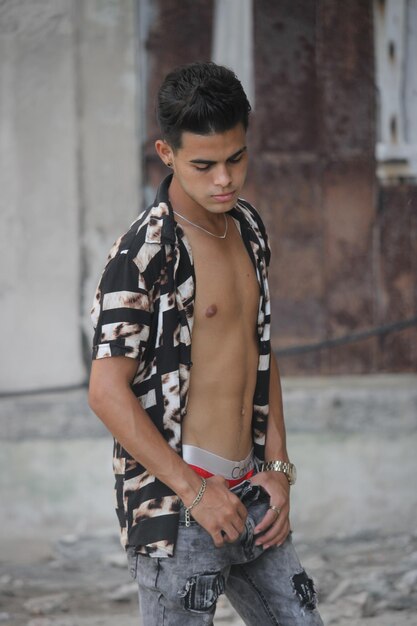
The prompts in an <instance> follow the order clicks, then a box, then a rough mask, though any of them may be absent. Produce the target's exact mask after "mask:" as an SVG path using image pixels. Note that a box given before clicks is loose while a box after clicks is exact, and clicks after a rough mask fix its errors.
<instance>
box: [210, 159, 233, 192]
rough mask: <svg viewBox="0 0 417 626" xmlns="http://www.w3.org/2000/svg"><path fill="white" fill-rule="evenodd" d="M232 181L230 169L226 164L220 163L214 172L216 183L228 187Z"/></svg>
mask: <svg viewBox="0 0 417 626" xmlns="http://www.w3.org/2000/svg"><path fill="white" fill-rule="evenodd" d="M231 182H232V177H231V176H230V173H229V170H228V168H227V167H226V165H220V164H219V165H218V167H216V170H215V172H214V184H215V185H217V186H218V187H222V188H224V187H227V186H228V185H230V183H231Z"/></svg>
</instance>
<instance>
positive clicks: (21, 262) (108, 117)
mask: <svg viewBox="0 0 417 626" xmlns="http://www.w3.org/2000/svg"><path fill="white" fill-rule="evenodd" d="M134 8H135V4H134V2H133V0H132V1H130V0H129V2H124V1H123V2H122V0H120V1H116V2H114V1H111V2H110V1H107V0H106V1H104V2H101V3H93V2H89V3H84V2H80V1H79V0H72V1H66V0H57V1H55V0H54V1H50V0H37V1H32V0H30V1H29V0H22V1H20V2H13V1H11V0H10V1H6V2H2V3H1V7H0V80H1V83H0V85H1V86H0V159H1V167H0V188H1V194H0V203H1V205H0V213H1V218H2V227H1V229H0V233H1V235H0V237H1V245H0V247H1V250H2V263H1V267H0V299H1V300H0V306H1V323H2V328H3V344H2V354H3V358H2V367H1V374H0V392H9V391H19V390H26V389H38V388H53V387H59V386H68V385H76V384H79V383H82V382H83V381H85V378H86V371H85V365H84V363H83V358H82V356H83V355H82V325H83V321H82V320H84V328H85V329H88V330H86V334H87V335H88V336H91V330H90V325H89V322H88V321H86V318H87V315H88V313H87V312H88V309H89V308H90V302H91V301H92V297H93V290H94V286H95V282H96V281H97V279H98V275H99V272H100V271H101V268H102V266H103V263H104V261H105V256H106V253H107V249H108V247H109V246H110V244H111V242H112V240H113V239H114V238H115V236H116V235H117V234H118V233H119V231H121V229H123V228H125V227H126V224H128V223H129V220H133V219H134V217H135V215H136V214H137V212H138V190H139V182H140V174H139V167H138V144H139V137H138V129H137V124H136V120H137V111H136V106H137V104H136V91H137V81H138V76H137V73H136V67H135V44H136V40H135V11H134Z"/></svg>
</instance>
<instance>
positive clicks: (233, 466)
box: [182, 444, 255, 480]
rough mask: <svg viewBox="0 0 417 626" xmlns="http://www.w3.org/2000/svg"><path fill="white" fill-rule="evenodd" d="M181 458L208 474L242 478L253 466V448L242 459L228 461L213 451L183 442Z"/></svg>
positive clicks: (231, 478) (227, 477) (233, 478)
mask: <svg viewBox="0 0 417 626" xmlns="http://www.w3.org/2000/svg"><path fill="white" fill-rule="evenodd" d="M182 458H183V459H184V461H185V462H186V463H189V464H190V465H195V466H196V467H199V468H200V469H204V470H206V472H210V474H216V475H220V476H223V478H226V479H227V480H237V479H239V478H242V476H245V474H247V473H248V472H250V471H251V470H253V468H254V466H255V462H254V454H253V448H252V450H251V451H250V452H249V454H248V456H247V457H246V459H243V461H229V459H224V458H223V457H222V456H218V455H217V454H213V452H209V451H208V450H203V448H197V446H191V445H188V444H183V446H182Z"/></svg>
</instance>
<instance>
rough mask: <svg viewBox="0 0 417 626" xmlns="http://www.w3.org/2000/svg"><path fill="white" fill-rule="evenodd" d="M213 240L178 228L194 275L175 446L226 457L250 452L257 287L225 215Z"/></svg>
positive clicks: (238, 457) (241, 245) (246, 256)
mask: <svg viewBox="0 0 417 626" xmlns="http://www.w3.org/2000/svg"><path fill="white" fill-rule="evenodd" d="M227 219H228V221H229V227H228V233H227V237H226V239H224V240H221V239H216V238H214V237H211V236H210V235H208V234H206V233H203V232H201V231H199V230H197V229H195V228H193V227H192V226H188V227H187V226H186V225H184V224H182V223H181V227H183V230H184V232H185V234H186V237H187V239H188V241H189V242H190V245H191V248H192V253H193V259H194V267H195V274H196V299H195V311H194V326H193V335H192V348H191V358H192V361H193V367H192V369H191V378H190V389H189V396H188V405H187V414H186V416H185V418H184V422H183V428H182V434H183V442H184V443H188V444H192V445H194V446H198V447H200V448H204V449H205V450H209V451H210V452H214V453H215V454H218V455H220V456H223V457H225V458H227V459H230V460H242V459H244V458H245V457H246V456H247V454H248V453H249V452H250V450H251V448H252V445H253V443H252V428H251V423H252V410H253V395H254V391H255V384H256V376H257V366H258V342H257V336H256V326H257V314H258V306H259V285H258V282H257V280H256V275H255V269H254V267H253V264H252V262H251V259H250V258H249V254H248V252H247V250H246V247H245V245H244V243H243V241H242V239H241V236H240V233H239V232H238V230H237V227H236V225H235V223H234V220H233V218H231V217H230V216H228V217H227Z"/></svg>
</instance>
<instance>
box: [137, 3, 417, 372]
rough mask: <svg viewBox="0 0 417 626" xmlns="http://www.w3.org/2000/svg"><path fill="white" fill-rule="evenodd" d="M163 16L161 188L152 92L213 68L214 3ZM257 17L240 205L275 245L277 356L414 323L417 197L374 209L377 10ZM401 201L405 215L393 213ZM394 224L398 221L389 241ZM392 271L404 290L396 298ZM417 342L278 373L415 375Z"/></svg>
mask: <svg viewBox="0 0 417 626" xmlns="http://www.w3.org/2000/svg"><path fill="white" fill-rule="evenodd" d="M154 6H155V7H157V9H156V17H155V20H154V21H153V23H152V27H151V29H150V32H149V36H148V38H147V40H146V47H147V50H148V65H149V67H150V68H151V72H150V80H149V81H148V86H149V92H148V118H147V119H148V123H149V134H148V141H147V145H146V155H145V159H146V164H145V171H146V179H147V181H148V183H149V186H150V187H153V188H154V187H155V186H156V185H157V183H158V181H159V179H160V177H161V176H162V175H163V174H164V173H166V172H165V170H164V168H163V167H162V166H161V165H160V164H159V163H158V160H157V159H156V157H155V155H154V149H153V141H154V139H155V137H156V135H157V131H156V127H155V122H154V117H153V107H154V94H155V91H156V87H157V85H158V83H159V82H160V80H161V79H162V77H163V75H164V74H165V73H166V71H168V70H169V69H170V68H172V67H174V66H176V65H178V64H179V63H183V62H186V61H192V60H196V59H201V58H209V56H210V41H211V32H212V18H213V16H212V8H211V3H203V4H201V3H199V2H198V3H192V4H189V3H183V4H181V10H179V11H178V12H177V13H176V12H175V10H174V8H177V6H178V3H177V2H175V0H158V1H157V2H155V4H154ZM253 8H254V25H255V26H254V42H255V43H254V54H255V59H254V63H255V88H256V97H255V101H256V107H255V111H254V115H253V117H252V122H251V129H250V133H249V147H250V154H251V170H250V174H249V179H248V183H247V185H246V188H245V195H246V197H247V198H248V199H249V200H252V201H254V202H255V204H256V205H257V206H258V207H259V209H260V211H261V213H262V216H263V217H264V219H265V221H266V223H267V226H268V230H269V233H270V237H271V244H272V248H273V261H272V266H271V271H270V279H271V294H272V310H273V320H274V321H273V346H274V348H275V349H277V350H278V349H283V348H287V347H290V346H294V345H299V344H309V343H313V344H314V343H319V342H322V341H326V340H329V339H333V338H337V337H343V336H345V335H350V334H352V333H357V332H359V331H363V330H368V329H372V328H374V327H376V326H379V325H384V324H388V323H391V322H396V321H397V320H402V319H404V318H405V317H411V316H413V315H416V313H417V308H416V301H415V295H413V293H414V294H415V291H413V289H414V290H415V285H416V284H417V271H416V266H415V262H414V261H412V260H411V257H413V258H414V257H417V254H416V252H417V250H416V245H417V244H416V241H417V240H416V239H415V237H414V239H413V233H414V230H413V229H414V228H415V226H413V224H414V221H415V217H413V216H415V215H416V212H417V206H416V200H415V193H414V191H413V189H415V187H413V186H412V185H407V186H405V187H403V190H402V191H401V190H399V188H396V189H397V191H395V190H394V189H391V190H390V191H388V190H387V191H382V197H385V201H384V203H385V204H384V206H385V207H386V208H385V211H380V210H379V208H378V206H379V204H378V198H379V188H378V183H377V180H376V177H375V170H376V164H375V156H374V155H375V142H376V131H375V124H376V102H375V100H376V87H375V73H374V47H373V18H372V2H371V0H369V1H368V0H366V1H365V2H364V1H363V0H352V1H351V2H347V3H339V2H335V1H334V0H283V1H282V2H269V0H256V2H254V3H253ZM182 11H184V12H182ZM196 19H197V20H200V24H204V29H201V26H200V28H198V27H197V25H196V21H195V20H196ZM168 23H170V24H171V25H172V30H171V32H174V33H175V35H173V36H175V42H174V45H173V46H171V47H170V48H169V49H168V48H167V46H166V43H165V40H164V37H163V34H164V32H166V26H167V24H168ZM387 194H388V195H387ZM394 195H395V196H396V201H397V206H396V207H395V203H394V204H393V205H392V206H391V209H388V208H387V202H388V196H389V198H393V197H394ZM151 196H152V192H151V191H150V192H149V195H148V197H151ZM388 214H389V215H390V217H388ZM387 220H390V222H391V221H392V220H394V221H395V226H394V227H392V226H391V227H390V230H389V232H388V231H387ZM399 241H404V242H407V243H406V244H405V248H404V247H403V246H402V245H399ZM387 245H388V246H389V250H387V249H386V246H387ZM406 249H407V250H408V252H407V253H406V252H405V250H406ZM407 255H411V256H407ZM388 259H391V260H392V261H393V262H394V263H395V270H394V269H393V267H392V264H391V263H390V262H388ZM393 272H394V273H395V275H396V276H397V275H398V276H400V277H402V278H401V279H398V280H400V283H401V285H399V286H396V285H394V281H393V278H392V274H393ZM398 289H399V290H400V292H401V298H400V301H398V299H397V298H396V293H397V291H398ZM404 299H405V300H406V301H407V303H408V304H407V306H402V305H401V303H402V302H403V301H405V300H404ZM388 301H390V302H391V305H390V306H388V305H387V304H386V303H387V302H388ZM394 301H395V302H396V303H397V304H396V305H395V306H394V304H393V302H394ZM416 343H417V330H416V329H415V328H414V329H412V330H405V331H401V332H396V333H392V334H388V335H386V336H382V338H377V337H370V338H369V339H366V340H361V341H358V342H355V343H352V344H347V345H342V346H339V347H332V348H331V349H321V350H314V351H311V352H309V353H306V354H302V355H300V356H287V357H281V358H280V362H281V369H282V371H283V373H285V374H287V375H290V374H301V373H312V374H329V373H331V374H341V373H349V372H350V373H369V372H382V371H414V370H415V369H416V367H417V357H416V349H415V348H414V345H415V344H416Z"/></svg>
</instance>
